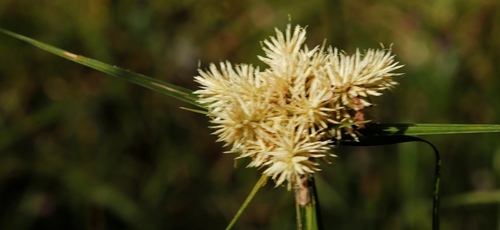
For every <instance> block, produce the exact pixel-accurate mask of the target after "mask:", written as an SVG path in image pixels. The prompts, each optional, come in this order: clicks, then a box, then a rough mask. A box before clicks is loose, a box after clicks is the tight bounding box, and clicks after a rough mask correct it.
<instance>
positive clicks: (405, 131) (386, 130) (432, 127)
mask: <svg viewBox="0 0 500 230" xmlns="http://www.w3.org/2000/svg"><path fill="white" fill-rule="evenodd" d="M359 132H360V133H361V134H362V135H367V136H371V135H373V136H388V135H389V136H394V135H412V136H419V135H442V134H465V133H498V132H500V125H496V124H495V125H493V124H481V125H479V124H411V123H406V124H405V123H399V124H390V123H387V124H385V123H368V124H366V128H365V129H362V130H359Z"/></svg>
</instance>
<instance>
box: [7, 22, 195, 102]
mask: <svg viewBox="0 0 500 230" xmlns="http://www.w3.org/2000/svg"><path fill="white" fill-rule="evenodd" d="M0 32H2V33H4V34H6V35H9V36H11V37H14V38H16V39H19V40H21V41H24V42H27V43H28V44H31V45H33V46H36V47H38V48H40V49H42V50H45V51H47V52H50V53H53V54H55V55H58V56H61V57H63V58H66V59H68V60H70V61H73V62H76V63H79V64H82V65H85V66H88V67H90V68H92V69H95V70H98V71H101V72H103V73H106V74H109V75H111V76H114V77H117V78H120V79H122V80H126V81H129V82H132V83H135V84H137V85H140V86H143V87H146V88H149V89H152V90H155V91H158V92H160V93H164V94H166V95H168V96H171V97H174V98H177V99H179V100H182V101H185V102H187V103H190V104H192V105H195V106H198V107H200V108H204V107H203V106H202V105H200V104H198V103H197V102H196V99H197V96H196V95H194V94H193V92H192V91H191V90H189V89H185V88H182V87H180V86H176V85H173V84H170V83H167V82H164V81H161V80H158V79H155V78H151V77H148V76H145V75H142V74H138V73H134V72H131V71H128V70H126V69H122V68H120V67H116V66H111V65H109V64H106V63H103V62H100V61H97V60H94V59H90V58H87V57H84V56H81V55H77V54H73V53H71V52H68V51H65V50H62V49H59V48H57V47H54V46H51V45H48V44H46V43H43V42H40V41H37V40H34V39H31V38H29V37H26V36H23V35H20V34H17V33H14V32H11V31H8V30H4V29H1V28H0Z"/></svg>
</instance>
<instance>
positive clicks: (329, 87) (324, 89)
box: [195, 25, 401, 189]
mask: <svg viewBox="0 0 500 230" xmlns="http://www.w3.org/2000/svg"><path fill="white" fill-rule="evenodd" d="M305 40H306V30H305V29H304V28H302V27H300V26H296V27H295V28H294V29H293V31H292V28H291V26H290V25H288V27H287V29H286V31H285V33H283V32H281V31H279V30H276V36H275V37H270V38H269V39H268V40H265V41H264V42H263V49H264V52H265V56H262V57H261V56H259V59H260V60H262V61H263V62H264V63H266V64H267V65H268V68H266V69H264V70H262V71H261V70H259V69H258V68H254V67H252V66H251V65H247V64H241V65H236V66H233V65H232V64H231V63H229V62H222V63H220V67H219V68H217V67H216V65H214V64H211V65H210V67H209V69H208V70H199V74H200V75H199V76H197V77H195V80H196V81H197V82H198V83H200V84H201V89H200V90H197V91H195V93H196V94H197V95H199V100H198V102H199V103H201V104H203V105H205V106H206V107H207V109H208V115H209V116H210V118H211V123H212V124H213V126H212V128H214V129H215V132H214V134H216V135H218V136H219V139H218V141H222V142H225V143H226V144H225V145H230V146H231V149H230V150H229V151H228V152H235V153H239V154H240V155H239V157H238V158H244V157H250V158H251V159H252V161H251V163H250V164H249V165H248V166H249V167H258V168H260V167H265V170H264V172H263V173H264V174H266V175H269V176H270V177H271V178H272V179H274V180H275V182H276V186H278V185H281V184H283V183H285V182H286V183H287V185H288V186H287V187H288V188H289V189H290V188H291V187H292V186H294V187H297V186H298V187H301V186H302V183H301V182H300V181H301V179H303V178H307V177H309V176H311V175H312V174H313V173H314V172H316V171H319V170H320V169H319V165H318V160H317V159H318V158H322V159H324V158H325V157H326V156H328V155H333V154H330V153H329V152H330V151H331V148H332V144H333V141H332V138H334V137H335V138H336V139H337V140H340V138H341V137H342V132H344V131H345V129H346V128H347V129H353V128H352V126H353V123H356V122H363V119H362V118H363V116H362V115H363V114H362V111H363V109H364V108H365V107H367V106H371V105H372V104H371V103H370V101H369V97H370V96H379V95H381V92H380V91H382V90H385V89H388V88H391V87H393V86H395V85H396V82H394V81H393V80H392V77H393V76H397V75H398V74H396V73H393V72H392V71H394V70H396V69H398V68H400V67H401V66H399V65H398V63H395V62H394V56H393V55H392V54H391V52H390V50H389V51H388V50H371V49H370V50H368V51H366V52H365V53H364V54H361V53H360V52H359V51H356V54H355V55H352V56H348V55H346V54H344V53H342V52H338V51H337V49H333V48H331V47H330V48H327V49H326V51H325V47H324V46H322V47H315V48H313V49H309V48H308V47H307V46H306V45H305V44H304V42H305ZM346 123H347V124H346ZM333 156H334V155H333Z"/></svg>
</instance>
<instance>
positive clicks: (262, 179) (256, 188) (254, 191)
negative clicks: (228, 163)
mask: <svg viewBox="0 0 500 230" xmlns="http://www.w3.org/2000/svg"><path fill="white" fill-rule="evenodd" d="M266 179H267V176H266V175H264V174H263V175H262V176H261V177H260V179H259V181H257V183H256V184H255V186H253V189H252V191H251V192H250V194H248V197H247V199H246V200H245V202H243V205H241V207H240V209H239V210H238V212H236V215H234V217H233V219H232V220H231V222H230V223H229V225H227V227H226V230H229V229H231V228H232V227H233V226H234V224H236V221H238V219H239V218H240V216H241V214H243V211H245V209H246V208H247V206H248V204H250V201H252V199H253V197H254V196H255V194H257V192H258V191H259V189H260V188H261V187H262V186H263V185H264V184H265V183H266Z"/></svg>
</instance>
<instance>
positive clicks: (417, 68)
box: [0, 0, 500, 229]
mask: <svg viewBox="0 0 500 230" xmlns="http://www.w3.org/2000/svg"><path fill="white" fill-rule="evenodd" d="M288 15H291V17H292V20H291V22H292V24H301V25H308V29H307V30H308V42H307V43H308V44H309V45H310V46H315V45H317V44H321V43H322V42H323V39H324V38H327V44H332V45H333V46H336V47H339V48H340V49H343V50H345V51H346V52H348V53H349V52H352V51H354V50H355V49H356V48H357V47H359V48H360V49H366V48H373V47H378V46H379V43H383V44H385V45H386V47H387V46H389V45H390V44H391V43H393V44H394V45H393V50H394V52H395V53H396V54H397V59H398V60H399V61H400V62H401V63H403V64H404V65H405V67H404V68H403V70H402V71H403V72H405V75H404V76H402V77H400V78H399V79H398V81H399V82H400V83H401V85H400V86H399V87H398V88H396V89H395V90H393V91H392V92H389V93H386V94H385V95H384V96H382V97H380V98H377V101H376V103H377V104H378V106H377V107H375V108H374V109H372V115H373V117H374V118H375V120H376V121H381V122H416V123H497V124H498V123H500V114H499V113H498V111H500V100H499V98H500V91H499V90H498V89H499V88H500V65H498V60H499V59H500V43H499V42H498V38H499V37H500V2H498V1H493V0H480V1H473V0H461V1H420V2H418V3H417V2H412V1H327V0H323V1H320V0H314V1H262V0H258V1H249V0H243V1H227V0H223V1H161V0H152V1H138V0H136V1H133V0H125V1H110V0H87V1H83V0H73V1H66V0H51V1H28V0H3V1H1V2H0V26H1V27H3V28H6V29H9V30H12V31H15V32H18V33H21V34H24V35H27V36H29V37H33V38H35V39H38V40H41V41H44V42H47V43H49V44H52V45H55V46H58V47H61V48H63V49H66V50H69V51H72V52H74V53H77V54H82V55H85V56H88V57H92V58H95V59H98V60H101V61H104V62H106V63H110V64H113V65H117V66H121V67H124V68H127V69H130V70H132V71H134V72H139V73H142V74H145V75H148V76H153V77H156V78H159V79H162V80H164V81H168V82H170V83H174V84H177V85H180V86H183V87H186V88H190V89H196V87H197V85H196V84H194V82H193V76H195V75H196V74H197V73H196V69H197V68H198V63H199V62H200V63H201V67H206V66H208V64H209V63H210V62H218V61H220V60H231V61H232V62H245V63H255V64H257V65H260V66H263V64H262V63H261V62H259V61H258V59H257V55H262V54H263V52H262V51H261V46H260V44H259V41H262V40H264V39H265V38H267V37H268V36H270V35H273V34H274V27H279V28H281V29H283V28H285V26H286V24H287V23H288ZM180 106H189V105H187V104H183V103H181V102H178V101H176V100H175V99H172V98H167V97H165V96H164V95H162V94H159V93H156V92H153V91H151V90H147V89H144V88H141V87H139V86H135V85H133V84H130V83H127V82H123V81H120V80H117V79H115V78H111V77H109V76H105V75H104V74H101V73H99V72H96V71H94V70H90V69H88V68H86V67H83V66H80V65H77V64H75V63H71V62H69V61H67V60H64V59H61V58H59V57H56V56H53V55H51V54H48V53H46V52H43V51H41V50H38V49H36V48H33V47H32V46H29V45H26V44H24V43H21V42H19V41H17V40H15V39H12V38H10V37H7V36H3V35H2V36H0V207H1V208H0V229H221V228H224V227H225V226H226V224H227V223H228V222H229V220H230V219H231V218H232V216H233V215H234V214H235V212H236V210H237V209H238V208H239V206H240V205H241V203H242V202H243V200H244V199H245V197H246V196H247V195H248V193H249V192H250V189H251V188H252V186H253V185H254V183H255V182H256V181H257V179H258V178H259V173H258V172H256V171H255V170H254V169H247V168H245V167H244V166H245V164H247V163H248V162H245V161H238V162H237V164H238V167H237V168H234V163H233V157H234V156H232V155H225V154H222V152H223V151H224V149H223V148H222V144H221V143H215V139H216V138H215V137H214V136H211V135H210V132H211V130H209V129H207V128H206V127H207V126H208V125H209V124H208V122H207V120H208V119H207V118H206V117H204V116H203V115H199V114H195V113H192V112H189V111H185V110H181V109H179V107H180ZM498 138H499V136H498V134H479V135H457V136H438V137H437V136H433V137H429V138H428V139H429V140H430V141H432V142H433V143H434V144H436V146H437V147H438V148H439V149H440V150H441V152H442V155H443V156H442V158H443V169H442V171H443V172H442V184H441V194H442V198H443V207H442V212H441V227H442V229H494V228H498V223H499V222H500V206H499V205H498V202H499V200H500V199H498V196H497V197H496V199H495V196H493V197H491V199H486V201H484V199H483V200H482V201H481V202H478V203H477V204H475V203H474V202H469V203H468V204H467V205H453V204H457V203H460V202H459V201H460V200H457V199H453V200H451V199H450V198H453V197H454V196H455V195H459V194H463V193H467V192H476V191H481V192H491V191H495V190H496V189H498V187H500V186H499V185H498V184H499V176H500V144H499V142H498ZM335 153H336V154H337V155H339V157H338V158H336V159H333V160H332V161H333V163H332V164H331V165H328V164H326V163H324V164H323V166H322V168H323V171H322V172H320V173H318V179H317V181H318V186H319V197H320V201H321V205H322V215H323V221H324V225H325V227H327V229H331V228H335V229H429V228H430V224H431V202H432V201H431V197H432V188H433V187H432V186H433V184H432V180H433V168H434V165H433V164H434V161H433V160H434V159H433V155H432V152H431V149H430V148H428V147H427V146H423V145H420V144H401V145H397V146H387V147H356V148H354V147H339V148H337V149H336V150H335ZM447 198H448V201H454V202H447ZM459 198H460V197H459ZM479 198H480V197H479ZM294 217H295V215H294V200H293V194H292V193H291V192H288V191H286V188H281V187H280V188H273V186H272V183H269V184H268V185H267V186H266V187H265V188H263V189H262V190H261V191H260V192H259V194H257V197H256V198H255V200H254V201H253V202H252V203H251V205H250V206H249V208H248V210H247V211H246V212H245V213H244V215H243V217H242V219H241V220H240V221H239V223H238V225H237V228H238V229H293V228H295V220H294Z"/></svg>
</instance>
